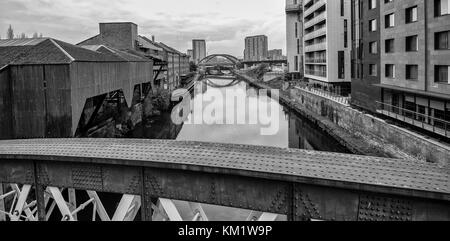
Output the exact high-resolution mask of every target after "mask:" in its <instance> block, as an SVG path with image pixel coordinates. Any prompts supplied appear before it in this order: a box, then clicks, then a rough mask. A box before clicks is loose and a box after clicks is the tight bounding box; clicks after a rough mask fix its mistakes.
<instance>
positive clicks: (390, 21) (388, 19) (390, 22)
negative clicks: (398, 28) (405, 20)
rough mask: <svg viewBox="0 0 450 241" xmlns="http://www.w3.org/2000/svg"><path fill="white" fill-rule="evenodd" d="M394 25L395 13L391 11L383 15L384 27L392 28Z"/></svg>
mask: <svg viewBox="0 0 450 241" xmlns="http://www.w3.org/2000/svg"><path fill="white" fill-rule="evenodd" d="M394 26H395V15H394V14H393V13H391V14H388V15H385V16H384V27H385V28H392V27H394Z"/></svg>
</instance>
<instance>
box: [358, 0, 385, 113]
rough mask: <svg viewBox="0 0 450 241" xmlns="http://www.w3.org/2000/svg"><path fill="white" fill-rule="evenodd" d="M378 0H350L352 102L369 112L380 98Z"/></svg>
mask: <svg viewBox="0 0 450 241" xmlns="http://www.w3.org/2000/svg"><path fill="white" fill-rule="evenodd" d="M380 3H381V1H380V0H368V1H367V0H351V17H352V21H351V32H352V35H351V36H352V37H351V40H352V52H351V78H352V85H351V87H352V99H351V100H352V104H353V105H354V106H357V107H360V108H364V109H366V110H369V111H370V112H375V111H376V102H377V101H380V100H381V89H380V87H378V86H376V84H380V68H381V66H380V56H381V49H380V46H381V45H380V31H381V29H380V23H381V22H380Z"/></svg>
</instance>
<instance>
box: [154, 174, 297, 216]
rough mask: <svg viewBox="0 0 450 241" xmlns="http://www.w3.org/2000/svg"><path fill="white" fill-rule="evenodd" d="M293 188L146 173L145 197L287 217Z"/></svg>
mask: <svg viewBox="0 0 450 241" xmlns="http://www.w3.org/2000/svg"><path fill="white" fill-rule="evenodd" d="M289 185H290V184H289V183H285V182H276V181H269V180H264V179H255V178H247V177H239V176H227V175H214V174H203V175H198V173H195V172H189V171H184V172H182V171H177V170H161V169H146V170H145V187H146V190H145V195H146V196H151V197H162V198H168V199H175V200H183V201H192V202H198V203H206V204H213V205H219V206H226V207H235V208H242V209H250V210H259V211H263V212H270V213H279V214H287V213H288V211H289V207H290V205H291V204H292V203H291V199H290V198H289V195H290V188H289V187H290V186H289Z"/></svg>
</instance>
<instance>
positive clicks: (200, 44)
mask: <svg viewBox="0 0 450 241" xmlns="http://www.w3.org/2000/svg"><path fill="white" fill-rule="evenodd" d="M192 51H193V58H194V63H195V64H198V63H199V62H200V61H201V60H202V59H204V58H206V41H205V40H203V39H194V40H192Z"/></svg>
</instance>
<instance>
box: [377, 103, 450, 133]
mask: <svg viewBox="0 0 450 241" xmlns="http://www.w3.org/2000/svg"><path fill="white" fill-rule="evenodd" d="M376 103H377V112H378V113H380V114H382V115H385V116H389V117H391V118H394V119H397V120H399V121H402V122H405V123H408V124H410V125H413V126H416V127H419V128H421V129H424V130H427V131H430V132H433V133H435V134H438V135H441V136H444V137H450V122H448V121H445V120H442V119H437V118H435V117H432V116H428V115H424V114H421V113H418V112H414V111H411V110H407V109H403V108H400V107H397V106H393V105H391V104H388V103H381V102H376Z"/></svg>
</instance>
